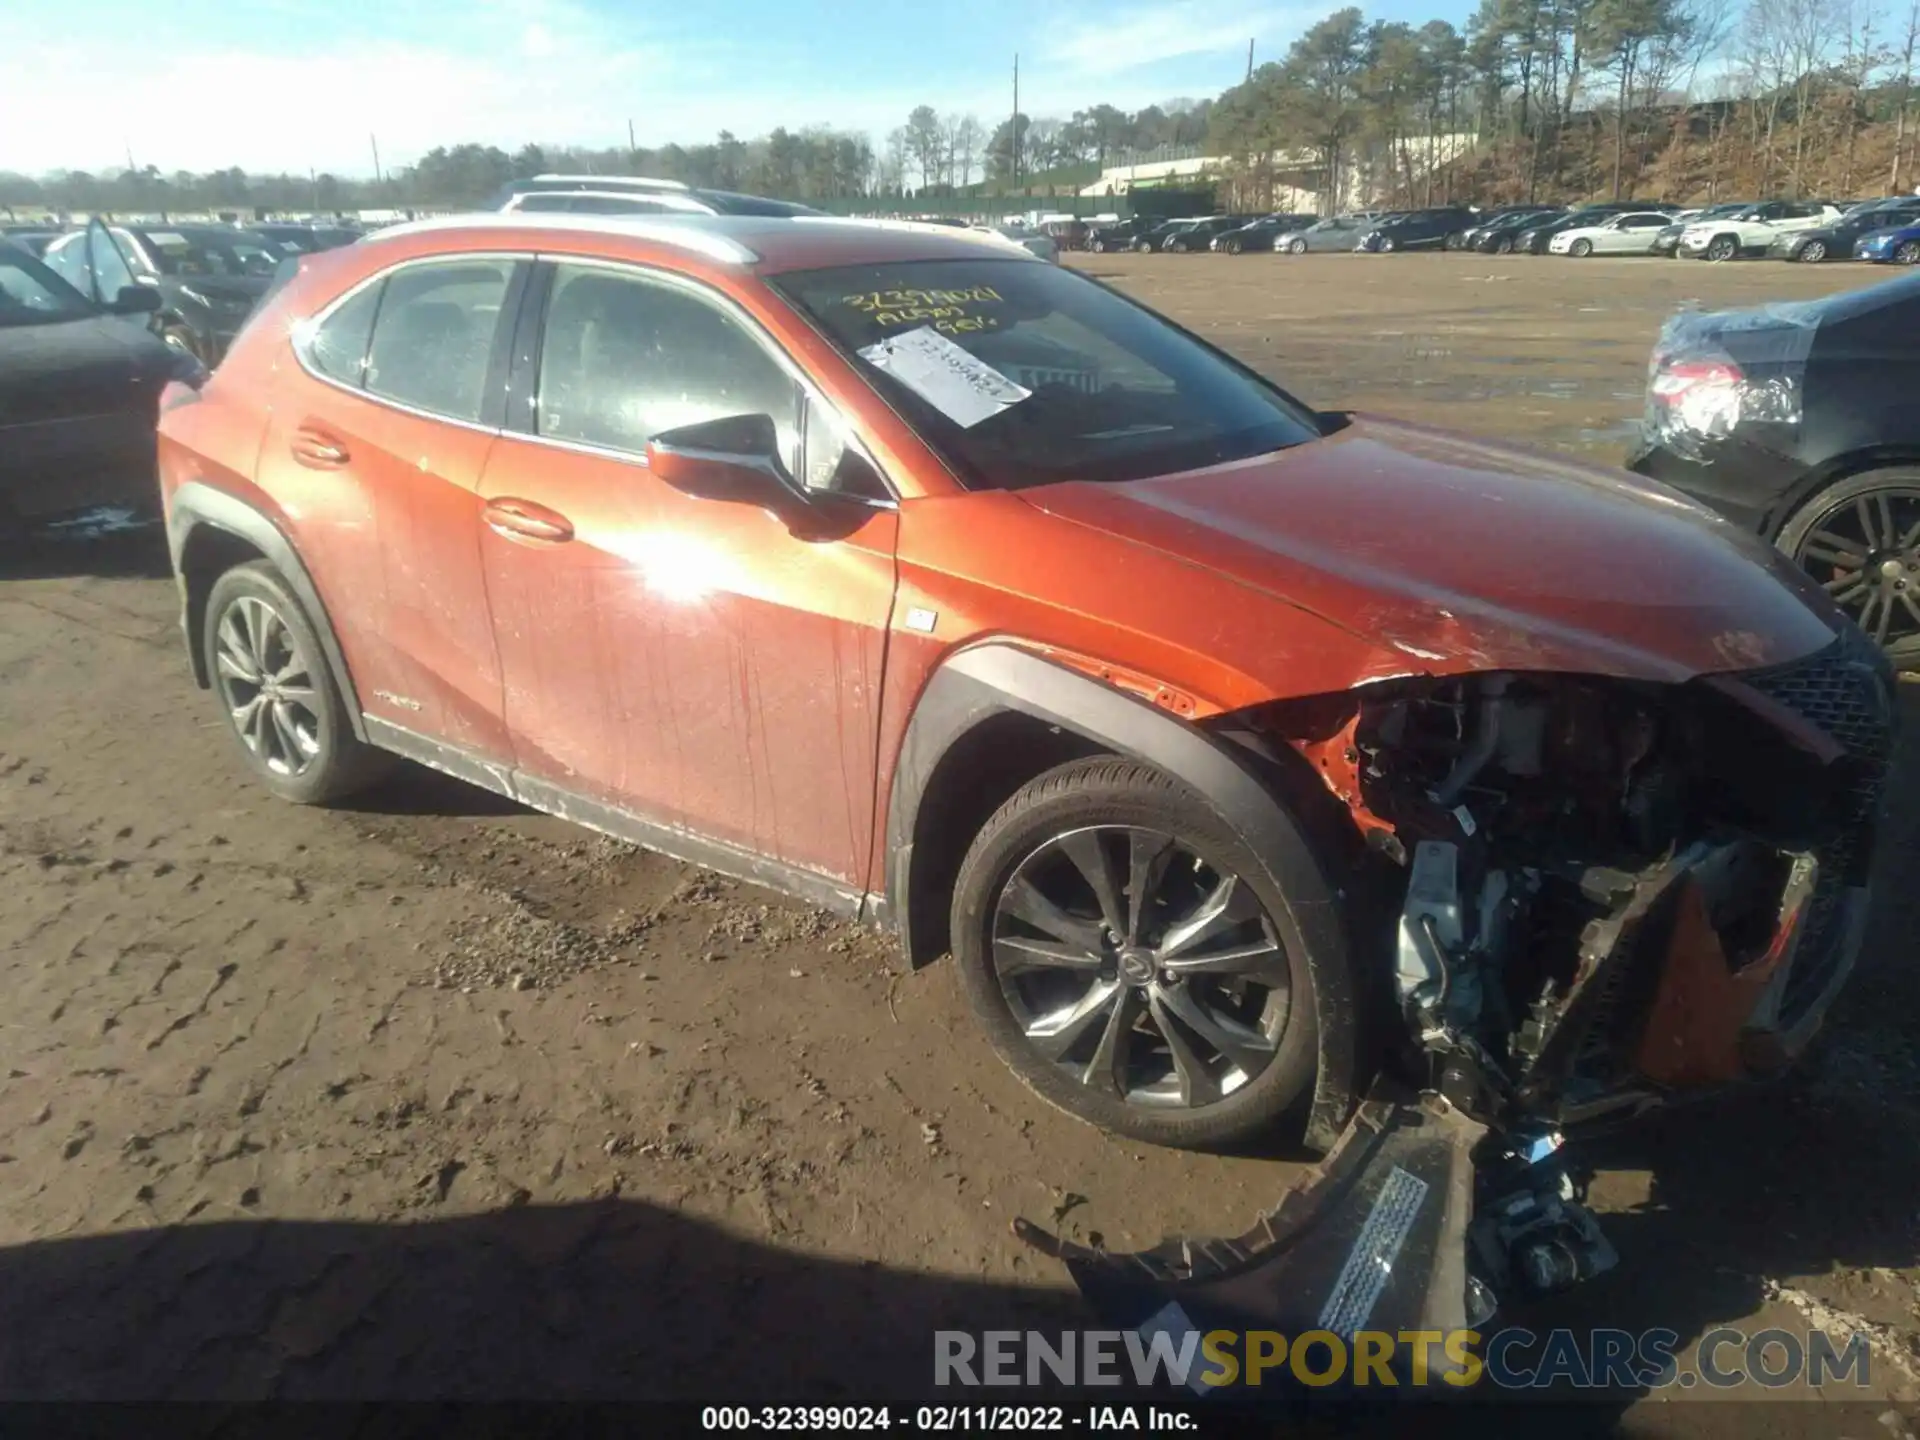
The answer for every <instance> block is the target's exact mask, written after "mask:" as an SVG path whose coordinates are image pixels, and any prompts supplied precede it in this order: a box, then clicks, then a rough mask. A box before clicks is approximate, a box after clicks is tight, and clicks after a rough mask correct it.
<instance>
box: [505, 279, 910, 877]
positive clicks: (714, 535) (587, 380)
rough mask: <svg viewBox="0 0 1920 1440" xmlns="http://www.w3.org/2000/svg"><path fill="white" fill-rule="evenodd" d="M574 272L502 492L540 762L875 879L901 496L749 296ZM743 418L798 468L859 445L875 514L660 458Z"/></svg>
mask: <svg viewBox="0 0 1920 1440" xmlns="http://www.w3.org/2000/svg"><path fill="white" fill-rule="evenodd" d="M551 287H552V288H551V293H550V296H549V298H548V300H547V303H546V306H545V312H544V319H543V321H542V323H541V333H540V336H539V343H538V355H539V359H538V386H537V395H536V399H535V402H534V403H533V404H532V405H531V406H530V407H529V409H528V413H527V414H526V415H525V416H524V417H523V418H522V419H521V421H520V422H519V423H520V426H521V429H522V430H523V431H524V432H526V433H520V434H514V433H512V432H511V431H509V433H507V434H504V435H503V436H502V437H501V439H500V441H499V443H498V445H497V446H496V447H495V449H494V452H493V455H492V457H491V459H490V460H489V461H488V465H487V472H486V477H485V480H484V483H483V486H482V491H483V494H484V498H485V501H486V507H485V512H484V513H485V520H486V528H485V529H484V530H483V531H482V534H481V552H482V555H483V557H484V562H485V568H486V578H487V591H488V594H489V596H490V597H491V600H492V605H493V619H494V633H495V636H496V639H497V643H498V646H499V652H500V662H501V668H502V679H503V682H504V686H505V694H506V702H505V704H506V716H507V722H508V725H509V727H510V728H511V730H512V734H513V740H514V744H515V748H516V752H517V755H518V766H519V769H520V771H521V772H522V774H523V776H525V777H528V778H530V779H532V780H534V781H536V782H545V783H546V784H548V785H550V786H552V787H554V789H556V790H558V791H560V792H563V793H565V794H572V795H578V796H583V797H585V798H587V799H589V800H592V801H595V802H598V803H601V804H604V805H608V806H612V807H615V808H617V809H619V810H623V811H627V812H629V813H631V814H634V815H637V816H639V817H641V818H642V819H643V820H646V821H649V822H652V823H654V824H658V825H666V826H671V827H678V828H680V829H683V830H685V831H690V832H693V834H694V835H696V836H698V837H701V838H703V839H705V840H714V841H720V842H722V843H724V844H726V845H729V846H732V847H736V848H737V849H739V850H743V851H748V852H751V853H752V854H754V855H759V856H765V857H769V858H771V859H773V860H776V861H778V862H781V863H782V864H784V865H786V866H790V867H794V868H797V869H799V870H802V871H807V872H811V873H813V874H814V875H817V876H821V877H825V878H826V879H827V880H828V881H829V882H830V883H831V884H832V885H833V886H834V887H836V888H838V889H840V890H842V891H844V892H857V891H858V890H859V889H860V888H861V887H862V886H863V885H864V883H865V878H866V877H865V868H866V859H867V856H868V854H869V850H870V839H871V833H870V832H871V826H872V813H873V786H874V749H875V744H876V739H877V728H876V727H877V720H878V707H879V701H880V678H881V663H882V660H883V657H884V654H885V640H886V635H887V625H888V618H889V614H890V612H891V609H892V604H893V590H894V547H895V539H896V530H897V526H896V519H897V517H896V514H895V512H894V510H893V508H892V506H891V502H890V500H888V499H887V498H886V496H885V493H884V488H883V487H880V486H879V481H878V477H877V476H876V475H874V474H873V472H872V471H871V469H863V468H862V467H864V465H865V462H864V459H863V458H862V457H859V456H858V455H857V450H856V448H853V447H847V446H846V445H845V442H841V441H839V440H837V439H835V438H834V436H835V432H834V430H833V429H832V428H831V427H830V425H829V417H828V415H827V413H826V412H825V410H824V408H818V407H814V402H812V401H811V400H809V398H808V396H807V394H806V391H805V389H804V388H803V387H802V386H801V385H800V384H798V383H797V382H796V381H795V380H794V378H793V376H792V375H791V374H790V373H789V371H788V370H787V369H786V368H785V366H784V365H783V364H782V363H781V360H780V359H779V358H777V356H776V354H775V352H774V350H773V347H772V342H771V341H770V340H769V339H768V338H767V337H765V336H764V335H763V334H762V333H761V332H760V331H759V330H758V328H757V327H756V326H754V325H753V324H752V323H751V322H750V321H748V320H747V319H746V318H745V317H744V316H743V315H742V314H740V313H739V312H737V311H736V310H734V309H733V308H732V307H731V305H730V304H729V303H727V302H724V301H722V300H721V299H720V298H719V297H717V296H714V295H711V294H709V293H707V292H705V291H703V290H700V289H698V288H695V287H692V286H690V285H687V284H684V283H681V282H679V281H676V280H674V279H673V278H671V277H668V276H664V275H660V274H658V273H656V272H648V271H643V270H638V269H635V268H630V267H613V266H596V265H590V264H571V263H562V264H558V265H556V266H555V267H554V269H553V271H552V273H551ZM810 407H814V408H810ZM738 414H765V415H769V416H771V417H773V419H774V422H775V425H776V427H777V430H778V432H779V434H780V436H781V437H782V442H783V448H784V450H785V452H786V453H787V454H788V455H789V456H790V457H791V459H790V462H789V465H790V468H791V469H792V470H793V471H794V472H795V473H799V474H807V473H811V474H813V475H815V476H816V477H830V476H833V475H834V474H835V473H836V465H837V464H838V461H839V459H840V458H841V456H842V454H843V453H844V455H845V456H846V457H848V461H849V463H848V464H846V465H840V466H839V469H838V473H839V474H840V475H841V476H842V478H843V480H844V478H845V477H846V476H847V475H849V474H854V473H855V472H858V475H857V476H856V479H855V480H854V481H853V482H852V483H854V484H859V485H869V486H872V487H875V488H873V489H871V490H869V492H868V494H869V497H870V499H871V501H872V503H871V504H861V503H856V504H853V505H851V506H836V513H837V514H838V515H839V516H840V517H841V523H839V524H838V525H837V526H836V527H835V529H834V531H833V534H832V535H831V536H823V535H815V536H812V537H811V538H809V537H807V536H802V535H796V534H794V533H792V532H790V531H789V529H788V527H787V525H786V524H785V523H784V522H782V521H781V520H779V519H776V518H775V517H774V516H772V515H770V514H768V513H766V512H765V511H763V510H760V509H757V508H754V507H753V506H750V505H746V504H738V503H731V502H725V501H716V500H703V499H695V498H693V497H691V496H688V495H685V494H682V493H680V492H679V491H677V490H674V489H672V488H670V487H668V486H666V485H664V484H663V483H661V482H660V481H658V480H656V479H655V478H654V477H653V476H652V475H651V474H650V473H649V472H648V470H647V469H646V465H645V459H644V455H645V448H646V443H647V441H648V440H649V439H650V438H651V437H652V436H654V435H655V434H658V433H659V432H661V431H663V430H668V429H672V428H675V427H678V426H681V425H688V424H692V423H695V422H698V421H701V420H707V419H715V418H719V417H722V416H728V415H738ZM808 431H810V432H811V434H812V437H813V439H812V444H811V446H809V445H807V444H806V443H805V442H804V440H803V434H804V432H808ZM828 450H832V451H833V453H832V454H828V453H826V452H827V451H828ZM809 452H811V453H809Z"/></svg>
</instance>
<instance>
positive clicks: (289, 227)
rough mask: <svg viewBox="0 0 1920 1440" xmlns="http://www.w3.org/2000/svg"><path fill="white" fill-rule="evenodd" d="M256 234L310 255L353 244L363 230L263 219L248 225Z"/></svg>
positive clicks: (294, 251) (292, 250)
mask: <svg viewBox="0 0 1920 1440" xmlns="http://www.w3.org/2000/svg"><path fill="white" fill-rule="evenodd" d="M246 228H247V230H248V231H249V232H250V233H252V234H255V235H264V236H266V237H267V239H269V240H271V241H273V242H274V243H275V244H276V245H278V246H280V247H281V249H282V250H284V251H289V252H292V253H296V254H302V255H308V254H313V253H315V252H317V251H320V250H332V249H334V248H335V247H336V246H340V245H351V244H352V243H353V242H354V241H356V240H358V239H359V238H360V235H361V232H360V231H358V230H351V229H348V228H347V227H346V226H344V225H308V224H304V223H300V222H296V221H288V220H268V221H262V222H259V223H256V224H253V225H249V226H247V227H246Z"/></svg>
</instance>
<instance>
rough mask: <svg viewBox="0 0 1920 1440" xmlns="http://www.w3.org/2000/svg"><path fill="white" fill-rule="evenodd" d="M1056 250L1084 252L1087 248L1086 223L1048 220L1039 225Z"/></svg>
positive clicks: (1082, 221) (1081, 221)
mask: <svg viewBox="0 0 1920 1440" xmlns="http://www.w3.org/2000/svg"><path fill="white" fill-rule="evenodd" d="M1040 228H1041V230H1043V231H1044V232H1045V233H1046V236H1047V238H1048V239H1049V240H1051V241H1053V243H1054V246H1055V248H1056V250H1084V249H1086V248H1087V229H1088V227H1087V222H1086V221H1084V220H1049V221H1047V222H1046V223H1045V224H1043V225H1041V227H1040Z"/></svg>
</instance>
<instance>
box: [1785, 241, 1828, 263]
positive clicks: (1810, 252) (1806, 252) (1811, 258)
mask: <svg viewBox="0 0 1920 1440" xmlns="http://www.w3.org/2000/svg"><path fill="white" fill-rule="evenodd" d="M1793 258H1794V259H1796V260H1798V261H1801V262H1802V263H1803V264H1807V265H1818V264H1819V263H1820V262H1821V261H1822V260H1824V259H1826V258H1827V242H1826V241H1824V240H1809V241H1808V242H1807V243H1806V244H1804V245H1802V246H1801V247H1800V253H1799V254H1798V255H1795V256H1794V257H1793Z"/></svg>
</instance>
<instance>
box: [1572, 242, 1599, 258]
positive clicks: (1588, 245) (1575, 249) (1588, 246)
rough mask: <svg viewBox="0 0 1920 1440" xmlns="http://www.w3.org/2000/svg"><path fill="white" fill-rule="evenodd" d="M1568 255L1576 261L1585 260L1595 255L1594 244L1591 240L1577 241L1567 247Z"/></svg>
mask: <svg viewBox="0 0 1920 1440" xmlns="http://www.w3.org/2000/svg"><path fill="white" fill-rule="evenodd" d="M1567 253H1568V254H1569V255H1571V256H1572V257H1573V258H1574V259H1576V260H1584V259H1586V258H1587V257H1588V256H1589V255H1591V254H1593V242H1592V241H1591V240H1576V241H1574V242H1573V244H1571V245H1569V246H1568V247H1567Z"/></svg>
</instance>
